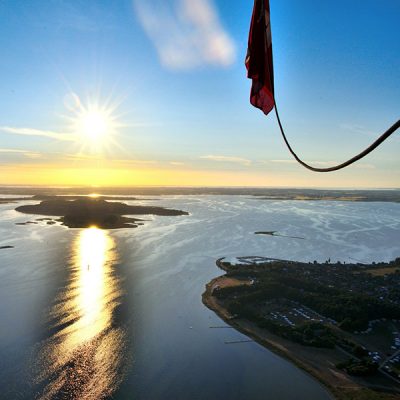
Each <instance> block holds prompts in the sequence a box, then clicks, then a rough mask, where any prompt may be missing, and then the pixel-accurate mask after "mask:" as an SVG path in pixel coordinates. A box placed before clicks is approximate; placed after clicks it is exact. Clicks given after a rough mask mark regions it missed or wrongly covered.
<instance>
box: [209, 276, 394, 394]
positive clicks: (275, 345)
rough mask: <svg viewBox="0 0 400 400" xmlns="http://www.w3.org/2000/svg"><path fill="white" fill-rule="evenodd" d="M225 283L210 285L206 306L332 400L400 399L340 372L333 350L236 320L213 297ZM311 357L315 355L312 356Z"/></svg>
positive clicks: (214, 282) (223, 277)
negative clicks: (315, 383)
mask: <svg viewBox="0 0 400 400" xmlns="http://www.w3.org/2000/svg"><path fill="white" fill-rule="evenodd" d="M224 279H226V275H222V276H219V277H217V278H214V279H213V280H211V281H210V282H209V283H207V284H206V290H205V292H204V293H203V294H202V301H203V304H204V305H205V306H206V307H207V308H209V309H210V310H212V311H213V312H215V313H216V314H217V315H218V316H219V317H220V318H221V319H222V320H223V321H224V322H225V323H226V324H228V325H229V326H231V327H233V328H234V329H236V330H237V331H239V332H241V333H242V334H244V335H246V336H248V337H249V338H251V339H253V340H254V341H255V342H257V343H258V344H260V345H261V346H263V347H265V348H267V349H268V350H270V351H272V352H274V353H275V354H277V355H279V356H281V357H283V358H285V359H286V360H288V361H289V362H291V363H292V364H294V365H295V366H296V367H298V368H300V369H301V370H303V371H304V372H306V373H307V374H309V375H310V376H311V377H312V378H313V379H316V380H317V381H318V382H319V383H321V384H322V385H323V386H324V387H325V388H326V390H327V391H328V392H329V394H330V396H331V398H332V399H336V400H353V399H354V400H364V399H371V400H373V399H374V400H375V399H376V400H378V399H379V400H381V399H382V400H383V399H384V400H395V399H398V398H399V397H398V395H396V394H391V393H389V392H388V391H387V390H388V388H386V387H383V386H379V385H375V386H374V385H368V387H367V385H366V383H365V381H362V379H357V378H354V377H350V376H349V375H347V374H345V373H344V372H342V371H340V370H337V369H336V368H335V366H334V365H333V364H332V363H331V362H330V361H329V357H330V358H332V356H333V353H334V351H333V350H330V349H313V348H309V347H307V348H305V346H302V345H300V344H296V343H294V342H291V341H289V340H287V339H284V338H282V337H279V336H277V335H274V334H272V333H270V332H268V331H267V330H266V329H261V328H259V327H257V326H256V325H255V324H253V323H251V322H249V321H247V320H244V319H238V318H233V317H232V316H231V315H230V314H229V312H228V311H227V310H226V309H225V308H224V307H223V306H222V304H220V302H219V301H218V300H217V299H216V298H215V297H214V296H213V295H212V292H213V289H214V288H215V287H216V286H221V284H222V285H223V280H224ZM307 353H310V354H311V355H310V356H308V355H307ZM317 353H318V355H317ZM325 356H328V357H325ZM370 389H374V390H373V391H372V390H370Z"/></svg>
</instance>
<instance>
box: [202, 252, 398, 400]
mask: <svg viewBox="0 0 400 400" xmlns="http://www.w3.org/2000/svg"><path fill="white" fill-rule="evenodd" d="M217 265H218V266H219V267H220V268H221V269H223V270H224V271H226V274H225V275H223V276H220V277H218V278H215V279H213V280H212V281H211V282H210V283H208V284H207V286H206V291H205V292H204V293H203V303H204V304H205V305H206V306H207V307H208V308H210V309H211V310H213V311H214V312H216V313H217V314H218V316H220V317H221V318H222V319H223V320H224V321H225V322H226V323H227V324H229V325H230V326H232V327H234V328H236V329H237V330H239V331H240V332H242V333H244V334H245V335H247V336H249V337H250V338H252V339H253V340H255V341H257V342H259V343H260V344H261V345H263V346H265V347H267V348H269V349H271V350H272V351H274V352H276V353H278V354H280V355H282V356H284V357H285V358H287V359H289V360H291V361H292V362H293V363H294V364H296V365H297V366H299V367H300V368H303V369H304V370H306V371H307V372H309V373H310V374H311V375H313V376H314V377H316V378H317V379H318V380H320V381H321V382H322V383H324V384H325V385H326V386H327V387H328V388H329V389H330V391H331V392H332V394H333V395H334V397H335V398H336V399H340V400H349V399H350V400H353V399H354V400H370V399H374V400H378V399H379V400H380V399H382V400H383V399H385V400H388V399H391V400H392V399H393V400H394V399H398V398H399V396H400V291H399V287H400V258H398V259H396V260H394V261H392V262H390V263H379V264H375V263H373V264H369V265H366V264H343V263H339V262H338V263H330V262H326V263H317V262H313V263H301V262H294V261H285V260H276V259H269V258H265V257H257V256H252V257H237V258H235V259H233V260H227V259H225V258H222V259H219V260H217Z"/></svg>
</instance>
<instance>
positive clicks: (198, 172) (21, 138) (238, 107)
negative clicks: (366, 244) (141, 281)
mask: <svg viewBox="0 0 400 400" xmlns="http://www.w3.org/2000/svg"><path fill="white" fill-rule="evenodd" d="M270 5H271V24H272V37H273V51H274V69H275V91H276V93H275V94H276V101H277V104H278V106H279V111H280V114H281V119H282V123H283V125H284V127H285V129H286V133H287V135H288V137H289V140H290V142H291V143H292V146H293V147H294V148H295V150H296V151H297V153H298V154H299V155H300V156H301V157H302V158H303V159H304V160H305V161H307V162H310V163H311V164H313V165H315V166H319V167H323V166H328V165H331V164H334V163H338V162H342V161H344V160H346V159H347V158H350V157H352V156H353V155H354V154H355V153H358V152H359V151H360V150H362V149H363V148H364V147H366V146H367V145H369V144H370V142H372V141H373V140H374V139H375V138H376V137H377V136H378V135H379V134H381V133H382V132H384V131H385V130H386V129H387V128H388V127H389V126H391V125H392V124H393V123H394V122H396V121H397V120H398V119H399V116H400V56H399V54H400V40H399V38H400V25H399V24H398V19H399V16H400V3H399V1H398V0H382V1H376V0H374V1H372V0H364V1H361V0H350V1H349V0H346V1H344V0H338V1H335V2H316V1H313V0H302V1H301V2H300V1H295V0H271V1H270ZM252 6H253V2H251V1H249V0H248V1H230V2H227V1H223V0H130V1H129V0H118V1H111V0H96V1H94V0H73V1H72V0H70V1H62V0H47V1H43V0H30V1H22V0H1V1H0V21H1V24H0V184H5V185H62V186H70V185H85V186H135V185H140V186H142V185H172V186H275V187H276V186H291V187H336V188H338V187H343V188H357V187H360V188H361V187H362V188H367V187H371V188H393V187H400V157H399V154H400V136H399V133H396V134H395V135H394V136H392V137H391V138H390V139H388V140H387V141H386V142H385V143H384V144H383V145H381V146H380V147H379V148H378V150H376V151H375V152H374V153H373V154H372V155H369V156H368V157H366V158H365V159H363V160H362V161H360V162H359V163H357V164H355V165H353V166H351V167H349V168H346V169H345V170H342V171H339V172H335V173H330V174H318V173H314V172H310V171H308V170H306V169H304V168H303V167H301V166H300V165H298V164H297V163H296V162H295V161H294V160H293V159H292V158H291V156H290V154H289V153H288V151H287V149H286V148H285V146H284V143H283V141H282V139H281V137H280V133H279V131H278V126H277V123H276V119H275V117H274V114H273V113H271V114H270V115H269V116H265V115H264V114H262V112H261V111H260V110H258V109H255V108H253V107H251V105H250V104H249V91H250V84H251V82H250V81H249V80H248V79H247V78H246V70H245V67H244V57H245V54H246V48H247V39H248V30H249V23H250V17H251V12H252ZM93 115H95V117H93ZM96 116H97V117H96ZM99 116H100V117H99ZM99 118H100V119H99ZM94 128H97V133H99V132H100V133H101V135H97V134H94V135H91V134H88V130H90V129H91V132H95V131H96V129H94ZM93 129H94V130H93ZM95 133H96V132H95Z"/></svg>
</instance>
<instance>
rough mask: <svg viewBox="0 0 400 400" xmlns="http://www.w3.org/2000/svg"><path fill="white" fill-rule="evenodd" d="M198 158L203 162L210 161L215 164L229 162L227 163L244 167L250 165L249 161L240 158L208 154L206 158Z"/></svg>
mask: <svg viewBox="0 0 400 400" xmlns="http://www.w3.org/2000/svg"><path fill="white" fill-rule="evenodd" d="M200 158H201V159H204V160H211V161H217V162H229V163H235V164H241V165H245V166H246V167H248V166H249V165H251V160H248V159H247V158H241V157H229V156H218V155H212V154H210V155H208V156H201V157H200Z"/></svg>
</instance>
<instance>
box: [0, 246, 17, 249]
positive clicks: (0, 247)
mask: <svg viewBox="0 0 400 400" xmlns="http://www.w3.org/2000/svg"><path fill="white" fill-rule="evenodd" d="M13 248H14V246H0V250H5V249H13Z"/></svg>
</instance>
